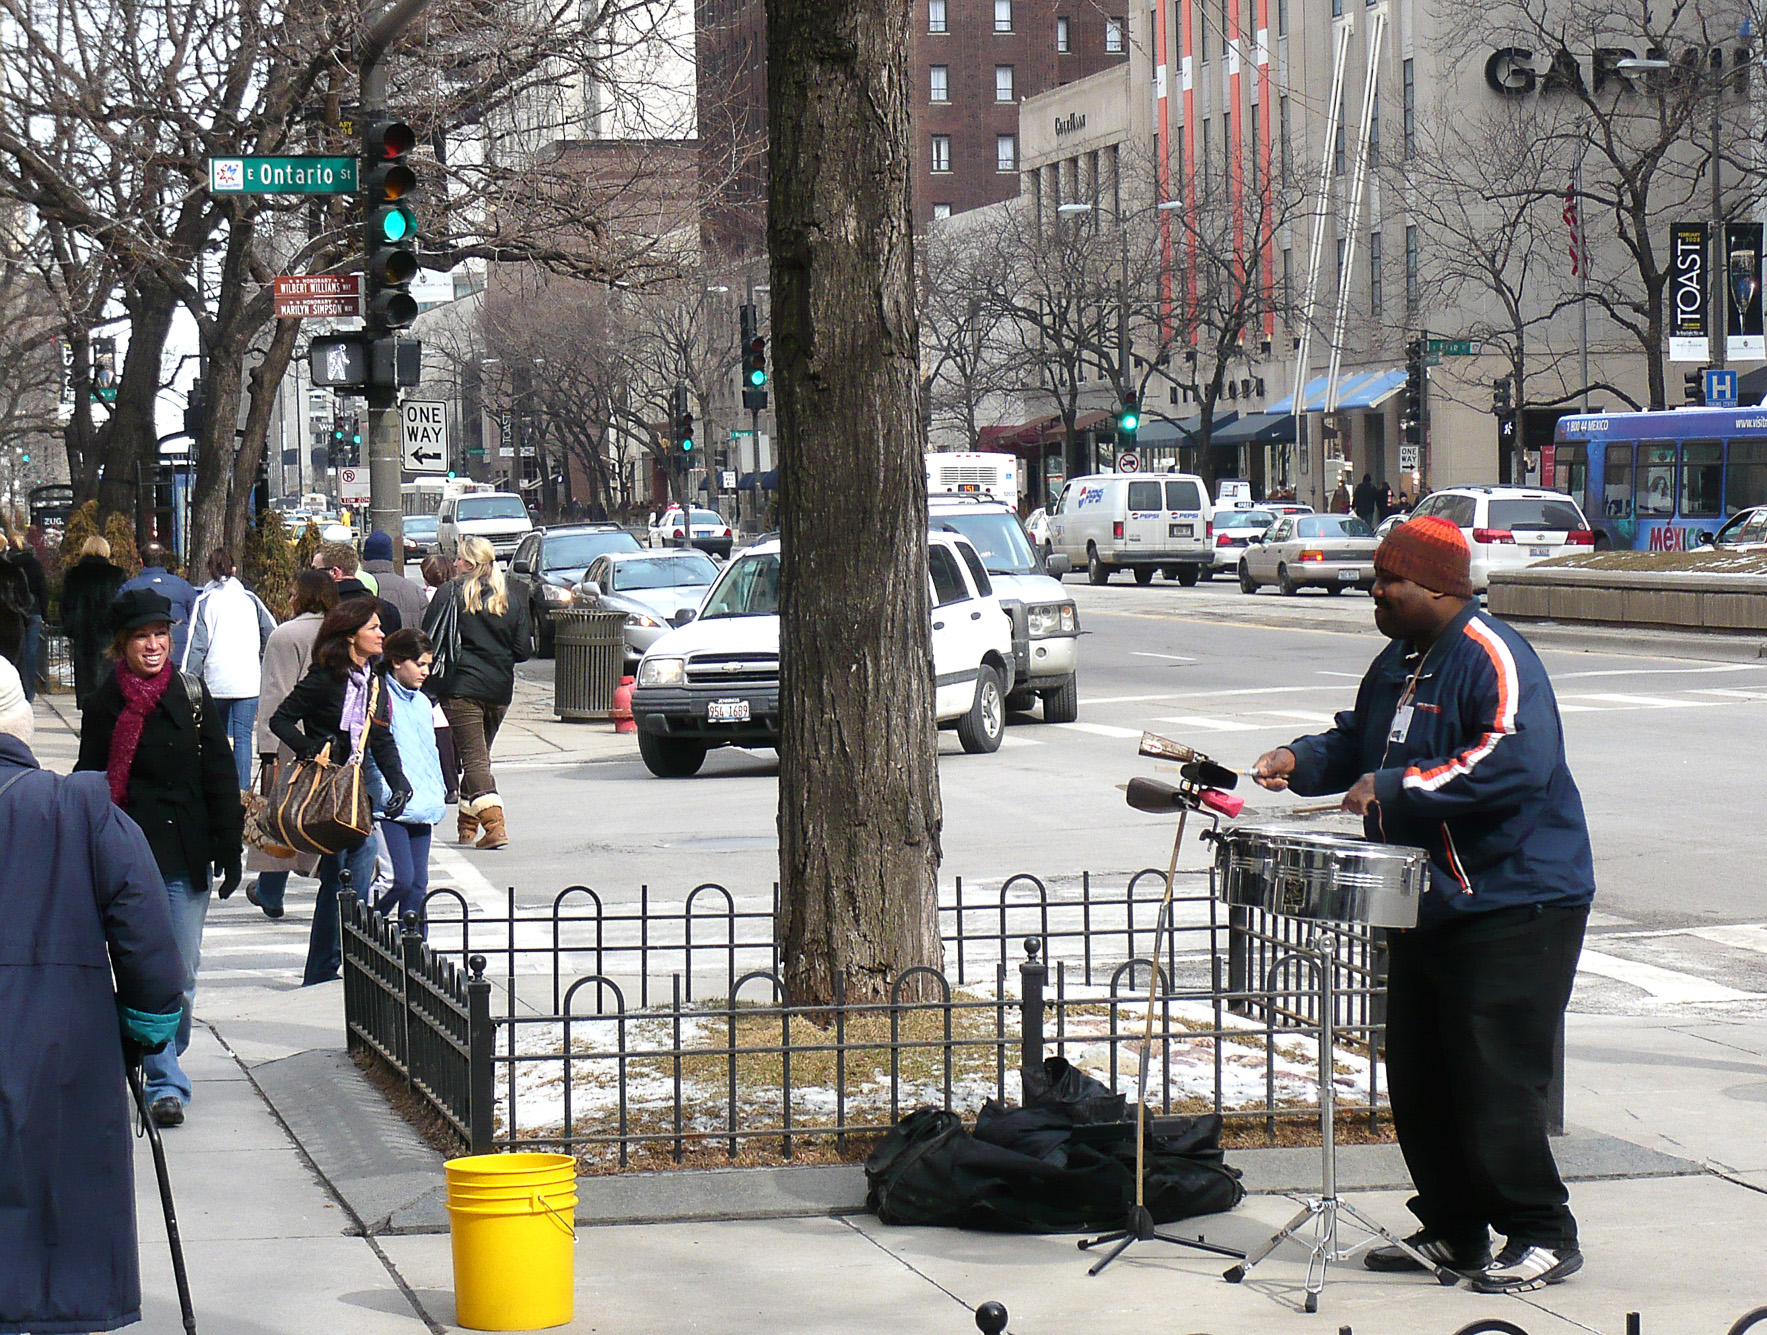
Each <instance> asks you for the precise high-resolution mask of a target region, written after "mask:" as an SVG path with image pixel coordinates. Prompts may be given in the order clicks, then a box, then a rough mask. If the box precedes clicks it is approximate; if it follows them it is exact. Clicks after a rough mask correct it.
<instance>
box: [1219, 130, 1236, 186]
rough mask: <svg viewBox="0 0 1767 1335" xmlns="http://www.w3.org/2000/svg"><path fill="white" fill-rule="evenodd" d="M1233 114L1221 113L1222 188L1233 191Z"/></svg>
mask: <svg viewBox="0 0 1767 1335" xmlns="http://www.w3.org/2000/svg"><path fill="white" fill-rule="evenodd" d="M1233 149H1234V145H1233V113H1232V112H1231V111H1223V112H1222V113H1221V188H1222V189H1223V190H1232V189H1233Z"/></svg>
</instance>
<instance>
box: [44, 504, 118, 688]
mask: <svg viewBox="0 0 1767 1335" xmlns="http://www.w3.org/2000/svg"><path fill="white" fill-rule="evenodd" d="M128 578H129V574H128V572H127V571H125V570H122V569H120V568H118V567H117V566H114V565H112V564H111V562H110V544H109V543H108V542H106V541H105V540H104V539H103V538H101V537H99V536H98V535H97V534H94V535H93V536H91V537H90V538H87V539H86V542H85V544H84V545H83V546H82V547H81V548H80V559H79V560H78V561H75V562H74V563H73V565H71V566H69V567H68V571H67V575H66V576H65V578H64V579H63V581H62V586H61V628H62V630H63V631H64V632H66V634H67V639H68V650H69V656H70V657H71V658H72V659H73V660H74V703H75V704H77V705H78V706H79V707H80V708H81V709H84V708H85V707H86V700H87V698H88V697H89V696H91V694H92V692H93V691H95V690H97V689H98V685H99V683H100V682H102V681H104V679H105V678H106V677H108V676H110V664H109V663H108V662H107V661H106V660H105V657H104V651H105V650H106V649H107V648H108V647H109V646H110V604H111V600H112V599H113V598H115V597H116V596H117V592H118V590H120V589H121V588H122V587H123V581H124V580H126V579H128Z"/></svg>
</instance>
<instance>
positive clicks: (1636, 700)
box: [1570, 691, 1716, 709]
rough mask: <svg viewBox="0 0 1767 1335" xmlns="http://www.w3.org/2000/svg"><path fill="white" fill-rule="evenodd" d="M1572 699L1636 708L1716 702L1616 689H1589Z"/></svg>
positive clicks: (1690, 705)
mask: <svg viewBox="0 0 1767 1335" xmlns="http://www.w3.org/2000/svg"><path fill="white" fill-rule="evenodd" d="M1570 699H1572V700H1600V701H1603V702H1604V703H1607V704H1615V705H1631V706H1633V707H1634V708H1637V709H1699V708H1702V707H1709V706H1711V705H1713V704H1715V703H1716V701H1712V700H1668V699H1665V698H1664V697H1662V696H1660V695H1622V694H1620V693H1619V692H1617V691H1590V692H1585V693H1582V694H1578V695H1573V696H1571V697H1570Z"/></svg>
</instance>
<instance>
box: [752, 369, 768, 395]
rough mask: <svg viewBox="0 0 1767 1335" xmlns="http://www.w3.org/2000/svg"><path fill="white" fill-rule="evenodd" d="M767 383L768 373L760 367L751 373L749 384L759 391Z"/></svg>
mask: <svg viewBox="0 0 1767 1335" xmlns="http://www.w3.org/2000/svg"><path fill="white" fill-rule="evenodd" d="M766 383H767V373H766V372H765V371H763V370H762V369H761V368H760V367H758V366H757V367H756V368H755V369H754V370H752V371H750V372H749V384H751V385H753V386H754V387H755V388H756V389H759V388H760V387H761V386H762V385H764V384H766Z"/></svg>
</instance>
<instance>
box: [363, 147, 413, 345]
mask: <svg viewBox="0 0 1767 1335" xmlns="http://www.w3.org/2000/svg"><path fill="white" fill-rule="evenodd" d="M416 142H417V136H416V134H415V133H413V131H412V129H411V127H410V126H409V125H406V124H405V123H404V122H403V121H396V120H390V119H386V118H377V119H374V120H370V121H367V122H366V123H365V124H364V125H363V127H362V216H363V220H364V222H365V224H366V227H365V231H366V235H365V236H364V239H363V244H364V249H365V251H366V269H365V280H364V284H363V286H364V293H363V296H364V305H363V311H362V314H363V318H364V319H365V320H366V321H367V323H368V327H369V328H370V329H378V330H387V329H403V328H404V327H405V326H406V325H408V324H410V323H411V322H412V321H413V320H415V319H416V318H417V299H416V298H415V297H413V296H412V295H411V293H410V291H409V290H408V288H409V286H410V283H411V280H412V279H413V278H415V277H416V276H417V254H416V251H415V250H414V249H413V247H414V246H415V245H416V241H417V216H416V215H415V214H414V213H412V211H411V203H410V197H411V194H412V192H413V191H414V190H415V189H416V188H417V173H416V172H414V171H412V170H411V165H410V163H409V162H407V161H406V158H407V157H408V155H409V154H410V152H411V147H412V145H413V144H415V143H416Z"/></svg>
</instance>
